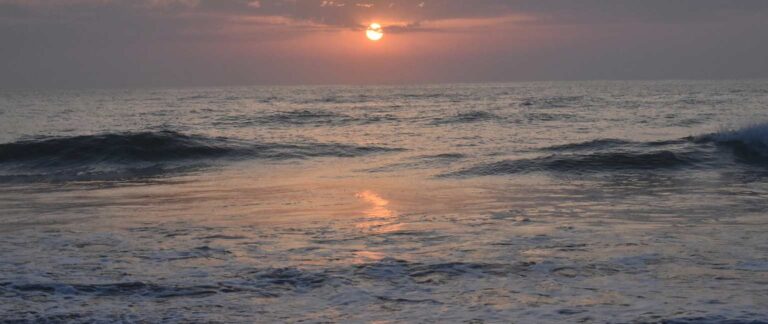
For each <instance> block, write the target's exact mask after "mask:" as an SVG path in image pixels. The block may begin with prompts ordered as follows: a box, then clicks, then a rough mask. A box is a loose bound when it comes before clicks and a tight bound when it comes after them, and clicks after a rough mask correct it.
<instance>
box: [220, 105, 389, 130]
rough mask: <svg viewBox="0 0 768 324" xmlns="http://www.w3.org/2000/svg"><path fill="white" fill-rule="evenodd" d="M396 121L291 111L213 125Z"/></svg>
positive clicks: (226, 119) (223, 120)
mask: <svg viewBox="0 0 768 324" xmlns="http://www.w3.org/2000/svg"><path fill="white" fill-rule="evenodd" d="M395 120H397V119H396V118H395V117H394V116H392V115H365V116H361V117H356V116H350V115H346V114H341V113H336V112H331V111H327V110H306V109H305V110H293V111H284V112H275V113H272V114H268V115H261V116H243V115H239V116H225V117H222V118H221V119H220V120H218V121H216V122H215V123H214V124H215V125H223V126H234V127H251V126H254V125H270V126H281V125H286V126H344V125H349V124H370V123H376V122H384V121H395Z"/></svg>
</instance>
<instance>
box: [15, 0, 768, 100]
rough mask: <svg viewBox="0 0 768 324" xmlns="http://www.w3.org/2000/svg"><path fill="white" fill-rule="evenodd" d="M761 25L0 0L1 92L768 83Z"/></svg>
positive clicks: (582, 0) (646, 16)
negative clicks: (219, 83)
mask: <svg viewBox="0 0 768 324" xmlns="http://www.w3.org/2000/svg"><path fill="white" fill-rule="evenodd" d="M373 21H376V22H379V23H381V24H382V25H384V28H385V31H386V33H388V34H392V36H393V37H387V38H386V41H385V42H381V44H380V46H381V52H376V53H378V54H376V53H374V52H365V50H370V49H368V48H366V47H363V45H361V44H357V43H353V41H355V40H356V39H357V38H355V35H356V34H355V33H356V32H358V31H360V30H362V29H364V28H365V26H367V25H368V24H370V23H371V22H373ZM765 30H768V1H766V0H675V1H670V0H642V1H639V0H610V1H608V0H578V1H576V0H0V42H2V44H1V45H0V46H2V47H0V48H2V50H1V51H0V85H16V84H38V83H46V82H51V83H67V82H70V81H78V82H80V83H83V84H97V85H98V84H102V83H104V82H107V83H108V81H111V82H113V83H120V82H123V81H125V80H131V82H134V83H141V82H160V81H165V82H168V83H175V82H183V81H188V80H195V81H198V80H207V79H206V74H205V73H211V74H212V75H220V78H219V79H217V80H226V79H227V77H228V76H230V77H232V78H233V79H236V80H245V81H247V80H252V79H251V78H253V80H259V81H262V79H259V78H264V79H263V80H266V81H265V82H267V81H270V80H273V79H274V80H277V79H279V78H280V77H285V78H287V76H291V77H292V78H294V79H292V80H303V79H306V80H322V81H328V82H333V81H339V80H342V81H349V80H353V79H354V77H362V76H370V75H376V74H377V73H379V74H381V75H387V76H389V78H390V79H396V78H397V77H398V76H406V75H409V74H408V73H411V74H413V76H412V77H409V80H419V81H424V80H427V79H429V78H430V77H433V78H435V79H436V80H452V81H461V77H466V78H472V79H474V80H482V79H484V78H487V79H493V80H502V79H505V78H507V77H508V78H512V76H514V78H534V79H535V78H578V77H585V78H593V77H601V78H602V77H604V78H611V77H623V78H631V77H632V76H671V77H684V76H699V75H705V73H704V72H706V71H714V70H717V71H718V72H717V73H716V74H715V76H718V75H736V76H744V75H764V76H768V71H766V70H768V67H766V65H768V62H766V60H765V59H764V58H765V57H766V56H768V49H767V47H768V45H766V42H764V41H763V38H764V35H763V34H764V31H765ZM350 35H351V36H350ZM359 35H362V34H359ZM395 35H397V37H394V36H395ZM360 38H361V39H362V41H365V40H364V39H363V37H360ZM302 42H303V43H302ZM390 44H391V45H390ZM353 45H354V46H357V47H352V46H353ZM389 46H391V47H389ZM396 46H399V47H396ZM387 51H389V52H387ZM383 53H387V55H388V56H386V55H384V54H383ZM373 54H376V55H382V56H381V57H379V58H378V59H379V60H380V61H382V62H383V61H386V65H385V64H384V63H380V64H377V66H378V65H381V66H386V67H387V69H382V70H375V66H374V67H371V68H370V69H372V70H369V71H368V70H367V71H364V72H365V73H363V72H358V71H357V70H354V71H355V72H354V73H350V74H349V75H348V76H346V77H347V78H348V79H345V78H341V76H340V75H341V71H342V69H338V68H336V67H339V66H349V65H350V64H351V63H350V62H365V61H366V60H368V58H367V56H370V55H373ZM648 57H650V58H648ZM657 57H658V58H657ZM673 58H674V59H673ZM281 62H282V63H281ZM360 64H364V63H360ZM222 66H228V67H229V69H228V70H227V69H224V68H221V67H222ZM326 66H330V67H329V68H327V69H326ZM397 66H408V71H407V72H408V73H406V72H404V71H400V72H401V73H400V74H398V73H397V72H398V71H397ZM357 69H362V68H357ZM88 71H90V72H88ZM223 71H229V72H226V73H225V72H223ZM700 71H702V72H700ZM729 71H737V72H738V73H737V72H729ZM417 72H418V73H417ZM654 73H656V74H654ZM713 73H714V72H713ZM235 76H237V77H235ZM449 76H450V78H449ZM57 78H60V79H57ZM313 78H314V79H313ZM208 79H210V78H208ZM147 80H149V81H147ZM387 80H389V79H387ZM125 82H127V81H125ZM200 82H202V81H200Z"/></svg>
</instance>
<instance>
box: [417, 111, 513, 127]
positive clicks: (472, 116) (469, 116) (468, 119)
mask: <svg viewBox="0 0 768 324" xmlns="http://www.w3.org/2000/svg"><path fill="white" fill-rule="evenodd" d="M499 118H500V117H499V116H496V115H494V114H492V113H489V112H487V111H479V110H478V111H467V112H462V113H458V114H456V115H453V116H448V117H440V118H435V119H434V120H433V121H432V124H433V125H441V124H457V123H474V122H480V121H488V120H496V119H499Z"/></svg>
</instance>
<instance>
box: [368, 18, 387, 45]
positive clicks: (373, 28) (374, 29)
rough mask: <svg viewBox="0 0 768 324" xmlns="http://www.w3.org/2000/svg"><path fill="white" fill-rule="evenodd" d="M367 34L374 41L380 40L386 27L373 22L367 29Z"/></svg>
mask: <svg viewBox="0 0 768 324" xmlns="http://www.w3.org/2000/svg"><path fill="white" fill-rule="evenodd" d="M365 36H366V37H368V39H370V40H372V41H374V42H375V41H378V40H380V39H381V38H382V37H384V29H382V28H381V25H379V24H377V23H372V24H371V25H370V26H368V29H366V30H365Z"/></svg>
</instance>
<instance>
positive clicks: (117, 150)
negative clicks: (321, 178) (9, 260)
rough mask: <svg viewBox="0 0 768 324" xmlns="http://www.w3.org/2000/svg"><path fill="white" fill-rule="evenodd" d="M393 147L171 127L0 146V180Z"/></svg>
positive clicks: (349, 154) (355, 152) (147, 170)
mask: <svg viewBox="0 0 768 324" xmlns="http://www.w3.org/2000/svg"><path fill="white" fill-rule="evenodd" d="M396 150H398V149H391V148H385V147H375V146H354V145H345V144H336V143H301V144H282V143H258V142H250V141H243V140H236V139H229V138H221V137H206V136H198V135H186V134H182V133H178V132H174V131H157V132H137V133H131V132H128V133H109V134H98V135H83V136H73V137H55V138H41V139H36V140H24V141H18V142H13V143H6V144H0V180H1V179H3V178H5V179H8V177H13V176H21V175H26V176H29V175H37V176H40V175H42V177H43V178H45V176H46V175H53V174H58V175H66V176H76V177H75V178H82V177H84V176H87V175H91V176H92V175H94V174H96V173H102V172H105V170H106V172H107V173H109V174H112V173H120V174H124V173H125V172H128V171H130V173H132V174H141V175H144V174H147V173H149V174H154V173H164V172H167V171H168V170H171V169H174V170H182V169H185V168H187V167H190V166H199V165H201V164H205V163H206V162H211V161H213V160H223V159H227V160H246V159H271V160H285V159H306V158H313V157H357V156H363V155H367V154H374V153H383V152H390V151H396ZM30 171H32V172H30Z"/></svg>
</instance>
